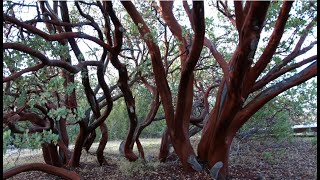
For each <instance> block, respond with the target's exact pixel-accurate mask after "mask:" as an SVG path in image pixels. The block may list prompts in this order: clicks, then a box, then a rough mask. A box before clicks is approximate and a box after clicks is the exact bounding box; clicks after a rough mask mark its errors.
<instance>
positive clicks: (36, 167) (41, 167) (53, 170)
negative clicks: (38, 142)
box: [2, 163, 82, 180]
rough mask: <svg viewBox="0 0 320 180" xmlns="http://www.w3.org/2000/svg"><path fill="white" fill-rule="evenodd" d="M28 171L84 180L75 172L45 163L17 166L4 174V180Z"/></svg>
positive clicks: (72, 179)
mask: <svg viewBox="0 0 320 180" xmlns="http://www.w3.org/2000/svg"><path fill="white" fill-rule="evenodd" d="M26 171H42V172H46V173H49V174H52V175H55V176H59V177H61V178H64V179H70V180H80V179H82V178H81V176H79V175H78V174H77V173H76V172H74V171H69V170H66V169H63V168H59V167H55V166H52V165H48V164H43V163H31V164H25V165H20V166H15V167H13V168H10V169H8V170H5V171H4V172H3V176H2V177H3V179H8V178H10V177H12V176H14V175H16V174H19V173H22V172H26Z"/></svg>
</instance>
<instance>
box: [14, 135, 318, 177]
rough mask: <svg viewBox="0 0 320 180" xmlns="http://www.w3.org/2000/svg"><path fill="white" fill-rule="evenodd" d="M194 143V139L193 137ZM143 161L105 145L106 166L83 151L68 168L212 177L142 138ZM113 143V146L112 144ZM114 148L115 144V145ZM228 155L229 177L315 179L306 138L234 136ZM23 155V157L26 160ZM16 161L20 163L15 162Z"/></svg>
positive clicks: (93, 173) (312, 150)
mask: <svg viewBox="0 0 320 180" xmlns="http://www.w3.org/2000/svg"><path fill="white" fill-rule="evenodd" d="M192 143H193V145H194V146H196V145H197V143H198V138H193V139H192ZM142 144H143V146H144V150H145V154H146V159H147V162H146V163H143V162H142V161H139V162H135V163H129V162H127V161H126V160H125V159H124V158H123V157H120V155H119V154H118V153H117V148H110V145H112V143H110V144H109V147H108V146H107V148H106V150H105V156H106V159H107V161H108V165H104V166H99V165H98V162H97V160H96V157H95V156H94V155H93V152H94V151H93V150H90V151H91V153H90V152H89V153H86V152H85V151H83V155H82V159H81V165H80V167H78V168H74V169H72V170H74V171H76V172H77V173H79V174H80V175H81V176H82V177H83V178H84V179H95V180H102V179H107V180H116V179H120V180H122V179H123V180H124V179H133V180H138V179H139V180H148V179H150V180H153V179H155V180H156V179H164V180H171V179H172V180H174V179H175V180H176V179H181V180H184V179H189V180H198V179H199V180H200V179H201V180H206V179H212V178H211V177H210V175H209V174H208V172H207V171H203V172H185V171H183V169H182V167H181V164H180V162H179V161H178V160H177V159H175V158H170V160H169V161H168V162H166V163H159V162H157V159H156V157H157V154H158V149H159V146H160V140H159V139H154V140H148V141H146V140H145V141H144V140H142ZM113 146H115V145H113ZM115 147H116V146H115ZM230 152H231V154H230V162H229V171H230V177H229V179H232V180H233V179H234V180H238V179H239V180H240V179H241V180H242V179H243V180H245V179H246V180H250V179H276V180H277V179H290V180H295V179H306V180H311V179H317V176H316V174H317V160H316V159H317V145H315V143H312V142H311V139H310V138H294V140H293V141H292V142H288V141H277V140H276V139H273V138H268V139H263V138H260V139H259V138H258V139H249V140H246V141H240V140H238V139H235V140H234V142H233V144H232V147H231V151H230ZM26 158H27V159H26ZM17 162H21V163H22V164H24V163H26V162H27V163H30V162H43V160H42V158H41V155H32V156H29V157H21V160H19V161H17ZM17 162H16V164H20V163H17ZM13 179H23V180H25V179H38V180H40V179H41V180H42V179H43V180H44V179H46V180H47V179H61V178H58V177H55V176H52V175H49V174H47V173H43V172H38V171H33V172H23V173H20V174H18V175H16V176H14V177H12V178H10V180H13Z"/></svg>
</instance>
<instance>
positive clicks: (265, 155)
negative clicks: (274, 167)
mask: <svg viewBox="0 0 320 180" xmlns="http://www.w3.org/2000/svg"><path fill="white" fill-rule="evenodd" d="M262 157H263V158H264V159H266V160H272V159H273V154H272V152H270V151H264V152H263V153H262Z"/></svg>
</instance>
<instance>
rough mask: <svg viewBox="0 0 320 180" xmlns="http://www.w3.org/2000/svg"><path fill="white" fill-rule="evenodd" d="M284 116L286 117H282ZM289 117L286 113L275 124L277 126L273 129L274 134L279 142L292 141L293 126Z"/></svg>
mask: <svg viewBox="0 0 320 180" xmlns="http://www.w3.org/2000/svg"><path fill="white" fill-rule="evenodd" d="M281 116H284V117H281ZM287 118H288V116H287V115H285V113H283V114H281V115H280V116H279V119H278V120H277V121H276V122H275V124H274V125H273V126H272V127H271V132H272V134H274V135H275V137H276V138H277V139H278V140H282V139H288V140H290V139H291V138H292V137H293V131H292V128H291V127H292V125H291V124H290V122H289V121H288V119H287Z"/></svg>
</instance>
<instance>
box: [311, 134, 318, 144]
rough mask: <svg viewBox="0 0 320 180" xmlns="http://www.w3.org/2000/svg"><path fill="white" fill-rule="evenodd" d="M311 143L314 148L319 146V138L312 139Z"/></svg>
mask: <svg viewBox="0 0 320 180" xmlns="http://www.w3.org/2000/svg"><path fill="white" fill-rule="evenodd" d="M310 142H311V144H312V146H316V145H317V144H318V141H317V136H315V137H312V138H310Z"/></svg>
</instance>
